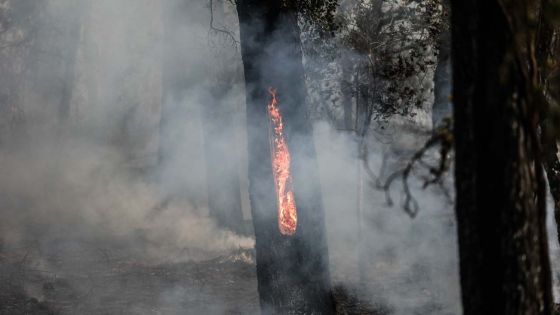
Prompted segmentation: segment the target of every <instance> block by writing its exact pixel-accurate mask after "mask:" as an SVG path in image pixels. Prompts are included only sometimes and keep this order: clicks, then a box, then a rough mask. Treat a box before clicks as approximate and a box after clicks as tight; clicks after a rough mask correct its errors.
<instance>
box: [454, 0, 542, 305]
mask: <svg viewBox="0 0 560 315" xmlns="http://www.w3.org/2000/svg"><path fill="white" fill-rule="evenodd" d="M528 3H529V4H528ZM535 3H536V1H513V2H512V1H496V0H476V1H463V0H454V1H452V33H453V34H452V35H453V44H452V45H453V46H452V47H453V60H454V66H453V82H454V89H453V93H454V98H453V99H454V121H455V130H454V133H455V137H456V174H455V175H456V189H457V204H456V215H457V222H458V235H459V254H460V276H461V289H462V300H463V308H464V314H466V315H471V314H477V315H480V314H552V303H553V301H552V294H551V278H550V277H551V276H550V263H549V255H548V244H547V235H546V204H545V191H546V187H545V185H546V183H545V180H544V174H543V171H542V168H541V165H540V163H541V161H540V148H539V140H538V136H537V126H536V124H537V122H538V112H539V110H538V106H537V105H536V104H535V97H534V94H535V93H534V90H533V87H534V82H532V81H531V80H533V78H534V76H533V75H532V73H534V71H535V69H534V65H533V64H532V62H531V61H532V60H530V58H528V56H529V55H530V53H531V50H530V49H528V50H525V46H521V47H520V45H519V41H523V43H524V44H528V45H534V36H533V35H534V30H533V25H535V24H536V23H530V22H529V21H531V16H530V14H531V13H532V12H531V11H527V8H523V9H524V10H523V9H521V10H519V9H520V7H519V6H522V5H527V6H528V7H531V6H532V5H534V4H535ZM506 10H507V11H506ZM506 14H507V15H506ZM524 14H525V15H524ZM522 15H523V16H524V18H523V19H520V18H519V17H520V16H522Z"/></svg>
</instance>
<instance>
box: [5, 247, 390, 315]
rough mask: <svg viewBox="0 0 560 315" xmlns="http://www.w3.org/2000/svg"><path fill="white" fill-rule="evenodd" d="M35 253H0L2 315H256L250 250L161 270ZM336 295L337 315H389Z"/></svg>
mask: <svg viewBox="0 0 560 315" xmlns="http://www.w3.org/2000/svg"><path fill="white" fill-rule="evenodd" d="M35 254H36V253H33V251H29V250H23V249H19V250H16V249H13V250H6V249H3V250H2V251H1V253H0V314H5V315H8V314H9V315H19V314H22V315H23V314H27V315H34V314H49V315H50V314H258V313H259V303H258V292H257V281H256V273H255V261H254V251H253V250H241V249H240V250H238V251H235V252H233V253H231V254H229V255H224V256H221V257H218V258H214V259H211V260H206V261H198V262H182V263H167V264H157V265H147V264H143V263H142V262H139V261H133V260H131V259H130V258H128V259H127V258H122V257H121V258H116V257H113V256H112V255H111V253H109V252H107V251H104V250H101V249H96V250H94V251H88V252H83V251H80V250H74V251H73V252H72V251H67V252H65V253H64V255H63V257H62V256H60V254H59V256H48V257H47V258H42V259H43V261H39V260H36V259H35V257H34V255H35ZM62 258H64V259H62ZM45 259H46V260H48V262H46V261H44V260H45ZM42 265H43V267H42ZM46 265H49V266H50V267H49V268H46V267H44V266H46ZM53 266H55V268H53ZM43 268H44V269H43ZM47 269H49V270H47ZM334 296H335V300H336V301H337V313H338V314H386V313H387V312H385V311H372V310H371V309H372V307H370V306H368V305H366V304H363V303H361V302H360V301H359V300H358V299H357V298H354V297H352V295H351V294H348V291H347V290H345V289H344V288H342V287H336V288H335V290H334Z"/></svg>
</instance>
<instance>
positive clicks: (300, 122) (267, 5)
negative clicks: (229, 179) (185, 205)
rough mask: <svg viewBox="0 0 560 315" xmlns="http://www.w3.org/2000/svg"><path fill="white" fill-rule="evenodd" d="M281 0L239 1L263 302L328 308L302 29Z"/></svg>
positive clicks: (266, 308) (276, 309)
mask: <svg viewBox="0 0 560 315" xmlns="http://www.w3.org/2000/svg"><path fill="white" fill-rule="evenodd" d="M282 3H283V1H280V0H273V1H259V0H239V1H237V11H238V15H239V22H240V34H241V51H242V57H243V64H244V70H245V82H246V91H247V94H246V97H247V130H248V144H249V180H250V187H249V192H250V198H251V207H252V214H253V224H254V229H255V237H256V251H257V276H258V284H259V295H260V299H261V308H262V309H263V312H264V313H278V314H288V313H289V314H331V313H333V311H334V305H333V301H332V297H331V292H330V279H329V269H328V253H327V244H326V236H325V227H324V214H323V208H322V204H321V194H320V191H319V180H318V169H317V163H316V160H315V149H314V146H313V137H312V126H311V123H310V121H309V116H308V112H307V106H306V102H305V98H306V91H305V80H304V73H303V65H302V53H301V44H300V39H299V29H298V26H297V20H296V13H295V12H294V10H293V9H291V8H286V7H284V6H283V5H282ZM290 175H291V184H293V186H292V185H291V184H290Z"/></svg>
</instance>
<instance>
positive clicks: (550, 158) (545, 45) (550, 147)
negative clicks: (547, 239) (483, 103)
mask: <svg viewBox="0 0 560 315" xmlns="http://www.w3.org/2000/svg"><path fill="white" fill-rule="evenodd" d="M550 5H551V0H544V1H543V5H542V8H541V16H540V25H539V38H538V46H537V57H538V62H539V70H540V81H541V82H540V83H541V84H542V86H543V87H544V88H543V91H544V94H545V96H544V97H545V98H547V99H548V100H549V103H550V104H558V101H559V100H560V97H559V95H558V88H552V89H551V87H550V83H551V81H552V83H553V84H554V83H557V82H558V71H557V70H556V71H553V69H552V67H551V63H552V64H553V65H554V66H556V67H558V57H559V56H560V45H559V43H558V38H557V37H558V28H555V27H554V25H553V24H552V23H550V21H549V17H547V13H548V12H550V9H551V8H550V7H549V6H550ZM553 110H557V109H554V108H547V112H546V114H547V115H546V116H545V117H544V118H543V119H542V120H541V139H542V140H541V141H542V148H543V152H544V168H545V170H546V175H547V178H548V187H549V190H550V194H551V195H552V199H553V200H554V218H555V220H556V236H557V239H558V242H560V160H559V159H558V144H557V139H558V135H557V134H555V133H556V130H554V129H555V128H554V123H553V121H552V119H551V118H550V117H549V116H550V114H551V112H552V111H553Z"/></svg>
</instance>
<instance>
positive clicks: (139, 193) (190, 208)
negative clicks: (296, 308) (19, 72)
mask: <svg viewBox="0 0 560 315" xmlns="http://www.w3.org/2000/svg"><path fill="white" fill-rule="evenodd" d="M13 1H17V0H13ZM13 1H12V2H13ZM214 2H215V4H214V5H215V6H221V5H224V4H223V3H221V2H219V3H218V2H217V1H214ZM224 7H225V9H224V12H223V13H222V17H221V19H215V21H214V24H213V27H215V28H219V29H220V30H227V31H228V32H230V31H231V34H230V35H228V34H225V33H224V32H222V31H216V30H212V29H211V27H210V10H209V8H208V5H207V3H206V2H203V1H194V0H193V1H178V0H177V1H175V0H167V1H164V0H161V1H153V0H96V1H90V0H84V1H78V0H49V1H47V5H46V8H45V9H44V11H42V13H41V14H40V15H39V16H38V17H37V21H38V23H43V24H42V25H41V27H40V29H39V31H38V32H37V34H36V39H35V40H34V41H33V42H32V48H31V49H32V52H33V53H32V54H31V56H30V57H29V60H28V63H27V67H28V69H27V70H26V72H25V82H27V83H26V84H25V85H24V88H22V89H21V90H22V92H21V98H22V99H23V105H24V106H23V110H24V112H25V125H24V127H25V130H26V132H25V133H24V134H23V135H20V136H18V137H17V138H14V139H13V141H5V140H4V138H5V136H4V135H3V136H2V139H3V141H4V142H3V143H4V144H5V145H4V146H0V164H1V166H0V201H1V204H2V206H1V208H0V211H1V213H0V215H1V217H2V220H1V221H0V239H1V243H0V249H1V250H2V251H3V252H2V253H0V255H2V254H3V255H5V257H8V258H9V259H8V258H6V259H5V260H4V261H8V260H10V259H12V258H13V260H16V261H22V262H25V264H26V265H27V266H28V267H29V268H31V269H33V270H40V271H41V272H43V274H48V275H53V274H56V276H53V277H54V279H56V278H57V277H59V278H62V279H64V278H66V279H68V281H69V284H68V286H70V287H71V288H72V290H74V291H75V294H77V295H78V296H82V295H80V294H83V296H84V299H85V297H86V296H87V300H88V301H89V302H88V303H90V304H88V303H85V302H84V305H82V306H80V307H82V309H81V310H82V311H85V310H87V308H88V307H93V306H92V305H97V304H103V303H104V302H103V301H104V300H103V298H105V295H103V294H105V293H106V292H115V294H116V295H117V298H119V297H120V298H122V299H126V298H127V295H126V294H124V293H123V292H128V291H127V290H132V289H131V288H132V287H134V285H131V286H126V285H124V284H123V283H122V281H121V282H118V281H116V280H115V281H109V282H102V281H101V280H99V279H100V278H99V277H100V276H99V273H93V272H92V274H91V276H89V277H88V281H90V282H87V284H84V281H83V279H82V278H80V277H78V276H76V275H81V274H86V272H85V271H84V270H89V271H92V270H93V271H95V270H102V271H103V272H101V271H100V272H101V274H104V275H106V274H111V272H115V271H114V270H115V268H117V267H115V266H116V265H117V264H118V263H120V262H122V263H125V265H118V266H120V267H119V268H121V267H122V266H124V267H122V268H124V270H128V269H126V268H130V270H136V271H137V272H140V271H138V270H144V271H145V272H146V273H147V274H154V275H160V276H161V277H162V279H165V277H166V276H169V274H177V275H180V276H178V277H179V278H185V277H190V276H192V275H199V276H200V277H201V278H200V279H198V278H197V279H195V280H196V281H195V280H193V281H191V282H189V283H188V284H182V283H179V282H173V281H170V283H163V284H161V283H159V284H158V285H159V286H155V287H154V288H151V289H150V290H152V291H150V292H152V293H154V295H155V298H153V299H151V298H150V299H147V300H145V301H142V302H138V303H136V302H130V305H128V304H126V303H125V302H123V303H121V304H122V306H121V308H120V309H118V311H121V312H125V313H134V314H154V313H155V311H153V312H152V310H159V311H161V312H163V313H165V314H175V313H181V312H182V311H185V310H190V311H191V312H192V313H215V314H220V313H224V312H228V311H232V310H237V311H239V312H243V311H245V312H248V311H247V309H243V308H242V307H241V306H235V305H242V304H246V305H250V306H251V307H253V308H250V310H251V311H253V312H254V311H255V310H256V309H257V308H258V300H257V296H256V279H255V277H256V274H255V273H254V260H253V258H252V256H251V252H250V251H249V252H246V251H239V249H252V248H253V246H254V239H253V238H252V237H251V236H244V235H238V234H235V233H233V232H229V231H226V230H223V229H221V228H219V227H218V226H217V224H216V222H214V221H213V220H212V218H210V217H209V215H208V206H207V204H208V199H209V198H213V196H209V195H208V194H207V183H206V171H205V170H206V164H205V163H206V157H205V156H204V143H205V141H212V142H215V143H218V144H219V145H223V147H224V148H225V147H227V148H231V147H233V148H234V149H232V150H228V151H224V152H223V154H222V158H223V159H224V160H225V159H227V160H233V161H234V163H235V164H237V167H238V176H239V179H240V183H241V185H240V186H241V187H240V192H239V193H240V194H241V196H242V198H241V200H242V206H243V216H244V219H245V220H250V209H249V201H248V192H247V190H248V183H247V175H246V174H247V163H246V161H247V149H246V148H247V143H246V131H245V129H244V124H245V120H244V119H245V118H244V115H245V113H244V108H245V106H244V102H245V97H244V94H245V92H244V83H243V74H242V70H241V69H242V64H241V57H240V53H239V51H238V49H239V47H238V45H236V43H235V41H236V40H238V39H237V38H238V35H237V29H238V25H237V22H236V15H235V11H234V7H233V6H232V5H231V4H228V3H227V2H226V4H225V5H224ZM76 16H78V17H80V18H79V19H76ZM77 20H78V21H77ZM74 28H78V30H79V32H73V30H74ZM74 33H77V38H76V37H74V35H75V34H74ZM73 34H74V35H73ZM73 46H75V47H76V49H72V47H73ZM72 51H74V54H75V56H74V57H72V54H73V53H72ZM432 57H433V55H430V56H427V57H426V58H432ZM72 58H74V59H75V63H74V64H75V66H73V65H72V64H70V63H69V62H68V60H71V59H72ZM169 60H172V62H170V61H169ZM310 65H313V66H314V67H324V68H325V69H334V70H332V71H331V72H330V74H329V76H327V77H326V78H325V77H323V78H321V80H324V81H321V82H320V83H315V84H309V85H310V86H311V87H314V89H310V96H309V98H310V100H315V102H323V103H322V104H321V106H323V107H327V109H326V111H330V112H332V113H335V114H333V115H332V116H331V117H329V118H331V122H332V117H337V116H340V115H341V114H340V113H341V109H340V108H341V104H340V102H341V101H342V100H341V96H340V95H339V94H340V93H339V94H337V93H336V92H333V91H329V92H330V93H326V94H329V95H336V97H335V98H333V99H329V100H325V99H321V97H319V96H317V95H318V94H320V93H321V91H320V89H323V90H329V89H340V88H341V87H340V84H337V83H333V82H331V83H328V82H327V81H329V80H330V81H334V80H338V79H340V77H339V76H338V75H340V73H337V70H336V66H333V64H332V63H331V62H330V61H325V60H322V59H318V58H317V59H315V57H314V55H313V54H307V55H306V66H307V67H308V68H309V67H310ZM433 71H434V69H433V67H432V68H430V69H428V70H427V71H426V72H427V73H422V79H421V80H420V79H419V81H418V83H417V84H418V85H419V86H424V87H425V88H424V89H423V91H425V90H430V84H431V82H432V78H433ZM68 73H72V76H71V77H72V82H71V83H72V84H71V92H70V95H71V98H70V99H71V101H70V107H69V108H68V111H67V115H66V117H65V116H61V113H60V112H59V105H60V104H61V102H63V98H64V93H68V90H67V89H66V85H65V83H64V82H65V78H68ZM310 73H312V71H311V70H310ZM224 77H227V78H229V79H228V80H229V81H227V82H226V83H224V82H220V79H223V78H224ZM308 79H309V80H315V79H319V78H316V77H313V76H311V77H310V78H308ZM2 80H3V81H5V80H6V78H2ZM3 81H2V82H3ZM294 84H298V85H299V84H304V82H294ZM224 85H225V86H227V92H226V93H223V95H221V96H220V97H219V100H216V99H215V98H216V96H215V95H216V94H217V93H216V89H219V88H223V86H224ZM426 86H427V87H426ZM318 90H319V91H318ZM218 94H219V93H218ZM432 99H433V98H429V97H428V102H429V101H431V100H432ZM208 100H215V101H219V102H221V103H223V104H229V106H231V109H233V110H232V112H231V120H232V121H233V122H234V123H233V125H234V126H235V127H234V128H233V130H230V131H228V132H227V133H226V134H227V136H219V137H216V138H212V139H208V138H205V136H204V132H203V130H204V126H203V121H204V119H203V116H204V106H207V103H208ZM317 100H319V101H317ZM3 105H4V104H3ZM315 105H316V104H315ZM263 106H264V104H263ZM318 107H319V106H313V108H315V109H316V108H318ZM428 107H429V105H427V103H424V104H422V106H421V108H420V109H418V110H417V113H416V116H415V117H416V118H413V119H409V120H406V121H404V122H403V120H402V119H393V120H391V121H389V122H388V123H383V124H374V126H373V127H372V130H371V132H370V133H369V135H368V141H367V143H368V148H369V162H370V166H371V168H372V169H373V170H375V171H376V173H377V175H380V176H381V177H383V176H382V175H383V174H385V176H386V175H388V174H390V173H391V172H393V171H394V170H395V169H397V168H398V167H400V165H401V164H400V163H401V162H399V161H402V160H403V159H405V158H406V157H408V156H410V154H411V153H412V152H414V150H416V149H418V147H419V146H420V145H421V144H422V141H423V139H424V138H426V134H427V129H428V128H429V127H430V124H431V123H430V122H429V121H428V120H429V119H428V118H427V117H429V113H428V112H427V108H428ZM323 110H325V109H324V108H323ZM312 114H313V117H318V118H319V119H318V121H317V122H316V124H315V144H316V149H317V154H318V161H319V171H320V180H321V189H322V194H323V204H324V207H325V211H326V227H327V236H328V245H329V255H330V267H331V275H332V281H333V284H335V285H342V286H344V287H346V288H348V289H349V290H350V291H353V292H356V295H357V296H358V297H359V298H360V299H363V300H366V301H368V302H369V303H371V304H376V305H381V306H383V307H386V308H388V309H390V310H392V312H393V313H394V314H459V313H460V293H459V283H458V258H457V240H456V231H455V223H454V214H453V205H452V204H451V203H450V202H449V201H448V200H447V199H446V197H444V196H443V193H442V191H441V190H438V188H428V189H423V188H422V187H421V186H422V185H421V183H420V182H419V181H418V180H415V179H414V178H413V179H412V181H411V187H412V193H413V195H414V196H415V198H416V199H417V200H418V202H419V206H420V209H421V210H420V213H419V214H418V216H417V217H416V218H414V219H412V218H410V217H409V216H407V215H406V214H405V213H404V211H402V210H401V207H400V201H401V196H402V189H401V187H400V184H398V182H397V184H395V187H394V188H393V190H392V191H391V194H392V196H393V199H395V206H393V207H390V206H388V204H387V200H386V195H385V192H382V191H379V190H378V189H376V188H374V187H373V186H374V185H373V183H374V181H373V179H372V178H370V177H369V175H368V174H366V172H365V170H364V169H363V167H362V166H361V162H360V161H359V159H358V141H357V139H356V137H355V135H354V133H352V132H349V131H341V130H338V129H340V128H338V127H339V126H338V125H337V124H328V123H327V122H325V121H324V120H325V118H327V117H324V115H323V116H322V115H321V113H320V111H319V110H316V112H314V113H312ZM61 117H62V118H61ZM321 120H323V121H321ZM2 123H4V122H2ZM333 126H334V127H333ZM403 126H405V127H408V128H407V130H409V131H407V132H404V131H402V130H403V128H404V127H403ZM418 130H421V132H420V133H421V134H423V136H419V135H418V134H419V132H418ZM232 143H233V146H232ZM452 185H453V183H452V181H451V180H449V179H448V180H447V182H446V185H445V186H446V187H447V188H448V189H449V190H453V188H452V187H453V186H452ZM295 189H297V187H295ZM553 235H554V234H551V243H555V242H554V238H553ZM232 252H233V253H234V254H231V253H232ZM557 252H558V249H557V246H555V247H554V253H557ZM228 255H229V256H228ZM224 257H226V258H224ZM224 259H225V260H224ZM228 259H229V260H228ZM225 261H227V262H228V263H231V264H234V266H241V267H239V268H240V270H242V272H243V275H244V276H246V278H235V277H234V276H232V278H231V279H226V278H220V279H214V278H211V276H212V275H213V274H215V273H216V270H222V269H224V268H225V270H229V269H227V268H226V267H224V266H226V265H224V262H225ZM195 262H197V263H195ZM237 264H239V265H237ZM227 266H229V265H227ZM111 268H113V269H111ZM134 268H136V269H134ZM151 268H153V269H151ZM212 268H214V269H212ZM220 268H221V269H220ZM228 268H229V267H228ZM117 269H118V268H117ZM182 270H186V271H184V273H181V272H182ZM193 270H196V272H195V271H193ZM232 270H233V269H232ZM136 271H135V272H136ZM191 271H192V273H191ZM236 272H237V271H236ZM131 273H133V271H131ZM160 273H161V274H160ZM205 276H208V277H209V278H204V277H205ZM96 277H98V278H96ZM169 277H171V276H169ZM10 279H11V278H10ZM25 279H27V278H25ZM127 279H128V278H127ZM0 280H2V279H0ZM12 280H13V279H12ZM13 281H15V280H13ZM135 281H137V282H139V283H140V284H138V286H147V285H146V284H145V283H143V282H142V281H143V278H142V276H137V278H134V276H130V282H131V283H134V282H135ZM162 281H163V280H162ZM163 282H164V281H163ZM207 282H208V283H219V284H220V285H219V286H213V285H209V286H206V283H207ZM33 283H34V282H32V281H31V282H30V283H24V284H23V287H24V288H25V290H26V293H27V294H29V295H30V296H32V297H34V298H36V299H37V300H39V301H43V300H45V299H48V294H47V293H46V291H48V290H47V289H46V288H48V286H47V287H45V286H43V287H41V286H40V285H37V284H36V283H35V284H33ZM53 283H54V287H55V288H56V287H57V286H58V285H60V283H59V282H56V280H53ZM235 283H237V284H235ZM93 284H96V285H98V286H99V287H103V289H99V288H98V289H95V290H93V289H91V288H92V287H93ZM230 284H231V286H230V287H228V286H229V285H230ZM235 285H238V287H236V288H237V289H236V290H235V294H231V293H229V292H230V291H233V289H231V288H233V287H234V286H235ZM88 290H90V291H88ZM228 290H230V291H228ZM88 292H90V294H88ZM91 292H93V293H91ZM131 292H133V293H134V294H135V293H136V292H141V290H138V291H131ZM224 292H225V293H224ZM119 294H120V295H119ZM131 294H132V293H131ZM197 299H198V300H197ZM135 303H136V304H135ZM143 303H144V304H143ZM146 303H147V304H149V307H148V306H146ZM121 304H119V305H121ZM140 305H142V307H141V306H140ZM232 305H234V306H232ZM235 307H240V308H239V309H236V308H235ZM78 309H79V308H78ZM112 311H114V312H117V309H113V310H112Z"/></svg>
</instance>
